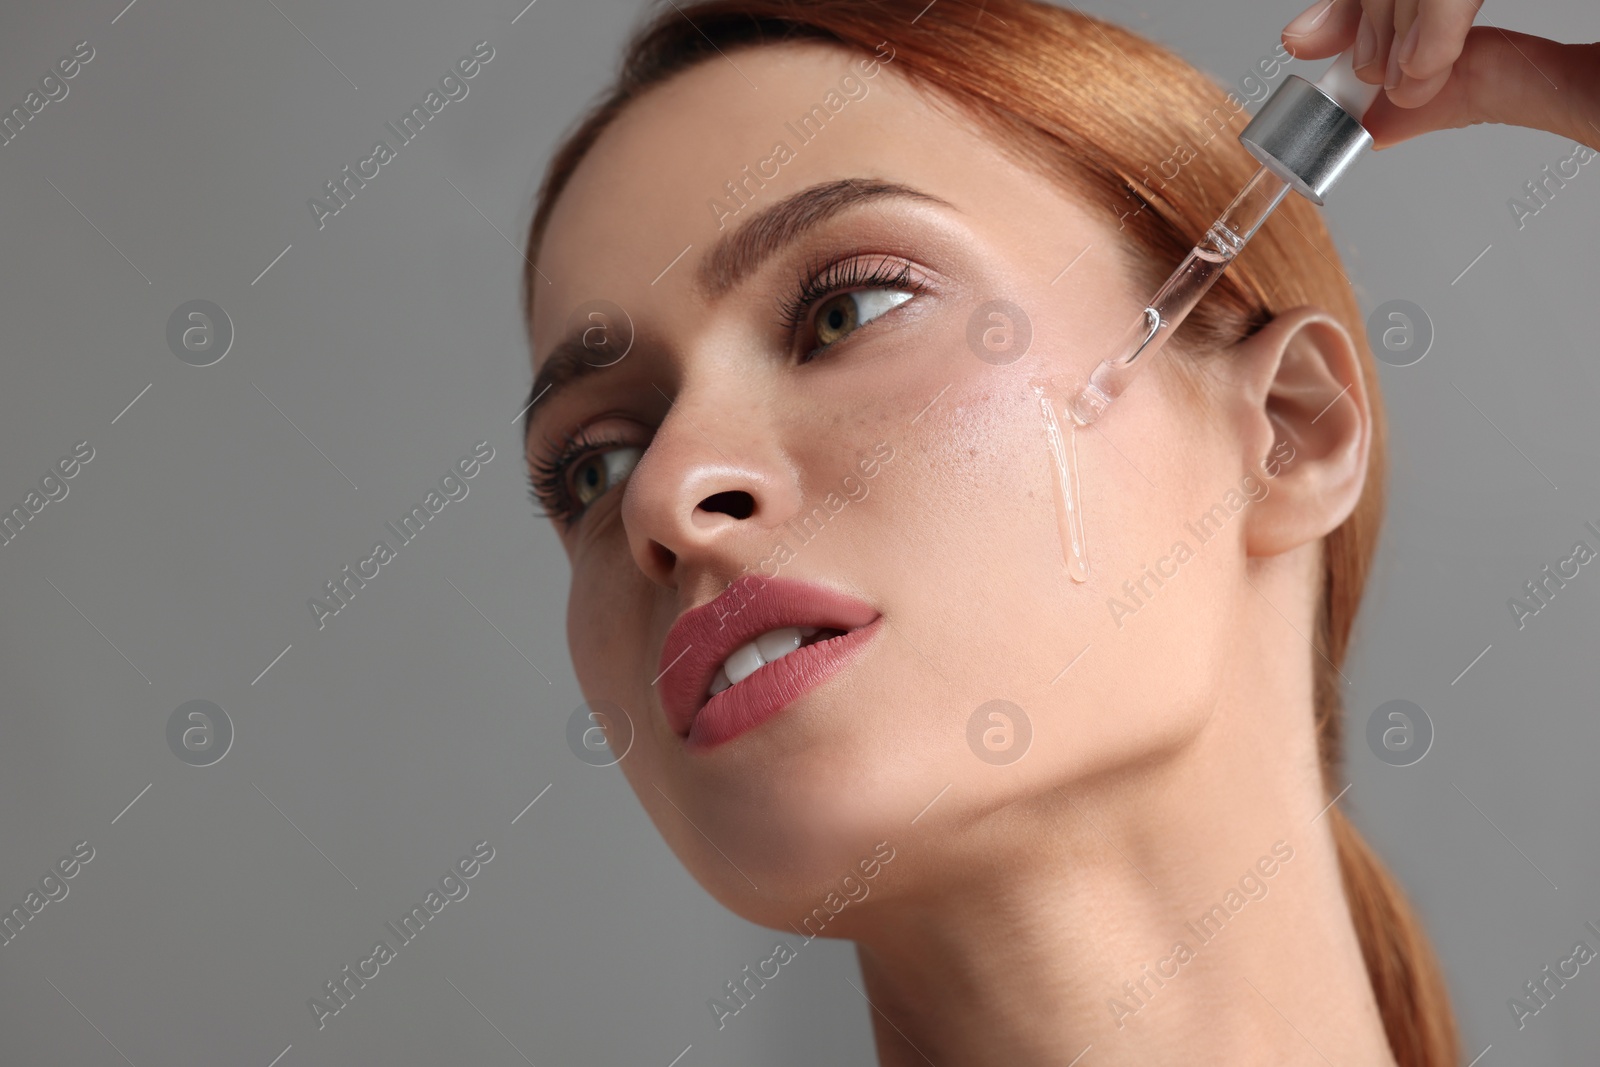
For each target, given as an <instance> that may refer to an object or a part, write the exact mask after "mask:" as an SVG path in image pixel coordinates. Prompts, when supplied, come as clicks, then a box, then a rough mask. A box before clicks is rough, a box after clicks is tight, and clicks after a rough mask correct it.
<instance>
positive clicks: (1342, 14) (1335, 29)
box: [1283, 0, 1361, 59]
mask: <svg viewBox="0 0 1600 1067" xmlns="http://www.w3.org/2000/svg"><path fill="white" fill-rule="evenodd" d="M1360 18H1361V0H1316V2H1315V3H1313V4H1312V5H1311V6H1310V7H1308V8H1306V9H1305V10H1304V11H1302V12H1301V13H1300V14H1298V15H1296V16H1295V17H1294V18H1292V19H1290V20H1289V24H1288V25H1287V26H1285V27H1284V28H1283V45H1284V47H1285V48H1286V49H1288V51H1289V54H1290V55H1292V56H1294V57H1295V58H1296V59H1322V58H1324V57H1326V56H1332V55H1337V54H1338V53H1340V52H1343V51H1344V50H1345V49H1346V48H1348V47H1349V46H1350V42H1351V41H1352V40H1354V34H1355V28H1356V22H1357V21H1359V19H1360Z"/></svg>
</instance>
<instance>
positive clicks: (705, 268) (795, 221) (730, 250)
mask: <svg viewBox="0 0 1600 1067" xmlns="http://www.w3.org/2000/svg"><path fill="white" fill-rule="evenodd" d="M895 199H899V200H914V201H920V202H922V203H927V204H936V205H938V206H940V207H945V208H950V209H951V210H959V209H957V208H956V207H955V205H953V204H951V203H950V202H949V201H947V200H945V199H943V198H941V197H937V196H934V195H933V194H932V193H925V192H923V191H922V190H920V189H915V188H913V187H911V186H909V185H905V184H902V183H900V182H890V181H880V180H877V179H868V178H837V179H834V180H832V181H825V182H818V183H817V184H815V185H811V186H808V187H806V188H804V189H801V190H800V191H799V192H796V193H793V194H791V195H790V196H787V197H785V198H784V199H782V200H779V201H778V202H777V203H775V204H771V205H769V206H767V207H765V208H762V209H761V210H760V211H758V212H756V214H754V215H753V216H751V218H750V221H748V222H746V223H745V224H744V225H742V226H740V227H738V228H737V229H735V230H734V231H733V232H732V233H727V234H724V235H723V236H721V237H719V238H718V239H717V240H716V242H715V243H714V244H713V245H712V246H711V250H710V251H709V252H707V253H706V254H705V256H704V258H703V259H702V260H701V264H700V269H699V270H698V271H697V272H696V273H695V279H694V282H693V286H694V288H695V289H696V290H697V291H698V292H699V293H700V295H702V296H703V297H704V298H706V299H707V300H709V301H714V300H717V299H718V298H720V297H722V296H724V295H726V294H727V293H728V292H729V291H730V290H732V289H734V288H736V287H737V286H738V285H739V284H740V283H741V282H743V281H744V280H745V279H747V278H748V277H749V276H750V275H751V274H753V273H754V272H755V271H756V270H757V269H758V268H759V267H760V266H761V264H762V263H764V262H766V261H767V260H768V259H770V258H771V257H772V256H773V255H774V254H775V253H776V252H778V251H779V250H780V249H781V248H783V247H784V246H785V245H788V244H790V243H792V242H793V241H795V240H797V239H799V238H800V237H801V236H802V235H803V234H805V233H807V232H808V231H810V230H813V229H815V228H817V227H818V226H821V225H822V224H823V223H824V222H827V221H828V220H829V219H831V218H833V217H834V216H835V215H838V214H839V213H841V212H843V211H847V210H849V209H850V208H854V207H858V206H860V205H862V204H869V203H873V202H876V201H880V200H895ZM652 284H654V283H652ZM590 354H591V350H590V349H588V348H586V347H585V346H584V344H583V341H582V334H581V333H579V334H574V335H571V336H568V337H567V338H565V339H563V340H562V341H561V342H559V343H558V344H556V346H555V347H554V348H552V349H551V350H550V355H549V357H548V358H547V359H546V360H545V361H544V363H543V364H542V365H541V366H540V368H539V373H538V374H537V375H536V376H535V377H534V380H533V385H532V387H531V388H530V389H529V390H528V406H527V408H526V409H525V414H524V417H523V440H524V441H526V440H527V436H528V434H529V433H530V432H531V431H532V429H533V405H534V404H536V403H537V402H538V401H539V400H540V399H541V398H543V397H545V396H546V395H552V396H553V395H555V394H557V393H559V392H560V391H561V390H562V389H564V388H566V387H568V386H570V385H572V384H573V383H574V382H576V381H578V380H580V379H582V378H586V377H588V376H589V375H591V374H594V373H595V372H596V371H600V370H604V369H605V368H606V367H608V366H611V365H612V363H611V362H600V363H595V362H592V361H590V359H589V356H590Z"/></svg>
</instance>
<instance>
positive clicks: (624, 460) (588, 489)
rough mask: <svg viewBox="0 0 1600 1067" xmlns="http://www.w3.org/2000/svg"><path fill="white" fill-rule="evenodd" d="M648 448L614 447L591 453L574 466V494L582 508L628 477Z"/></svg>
mask: <svg viewBox="0 0 1600 1067" xmlns="http://www.w3.org/2000/svg"><path fill="white" fill-rule="evenodd" d="M643 455H644V449H642V448H637V447H630V448H612V449H607V450H606V451H604V452H595V453H591V454H590V455H588V456H585V457H584V458H583V459H581V460H579V461H578V462H577V463H575V464H573V466H572V495H573V498H574V499H575V500H576V501H577V502H578V504H579V506H580V507H588V506H589V505H590V504H592V503H594V502H595V501H596V500H598V499H599V498H600V497H601V496H602V495H604V494H605V493H606V492H607V491H608V490H610V489H611V488H613V487H614V486H616V485H617V483H619V482H621V481H622V479H624V478H626V477H627V476H628V474H629V473H630V472H631V471H632V470H633V468H634V467H635V466H637V465H638V463H639V459H640V457H641V456H643Z"/></svg>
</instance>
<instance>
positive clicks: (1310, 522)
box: [1224, 307, 1372, 556]
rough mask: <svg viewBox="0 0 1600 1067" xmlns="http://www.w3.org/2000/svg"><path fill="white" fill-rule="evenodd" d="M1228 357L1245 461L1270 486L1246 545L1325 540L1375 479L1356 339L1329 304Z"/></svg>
mask: <svg viewBox="0 0 1600 1067" xmlns="http://www.w3.org/2000/svg"><path fill="white" fill-rule="evenodd" d="M1230 357H1231V358H1230ZM1224 358H1228V359H1229V363H1228V364H1227V365H1228V366H1230V367H1232V368H1234V370H1235V372H1236V374H1237V375H1238V378H1237V379H1236V380H1235V383H1234V384H1235V394H1234V395H1235V397H1236V406H1235V407H1234V410H1233V414H1234V415H1235V419H1234V425H1236V426H1237V427H1239V430H1240V434H1239V441H1240V445H1241V447H1242V448H1243V449H1244V455H1243V456H1242V457H1241V459H1242V461H1243V464H1244V466H1245V469H1246V470H1247V471H1248V472H1249V473H1251V474H1253V475H1255V476H1256V477H1257V478H1258V479H1260V480H1261V481H1262V482H1263V483H1265V485H1266V486H1267V493H1266V495H1265V496H1264V497H1263V498H1261V500H1260V501H1259V502H1257V503H1255V504H1253V505H1252V506H1251V508H1250V509H1249V515H1248V521H1247V526H1246V532H1245V551H1246V553H1247V554H1248V555H1251V556H1275V555H1278V554H1279V553H1282V552H1287V551H1289V550H1290V549H1292V548H1296V547H1298V546H1300V545H1302V544H1305V543H1307V542H1310V541H1316V540H1320V539H1321V538H1322V537H1324V536H1326V535H1327V534H1328V533H1329V532H1330V531H1332V530H1334V529H1335V528H1336V527H1338V525H1339V524H1340V523H1342V522H1344V520H1345V519H1346V517H1348V516H1349V514H1350V512H1351V511H1353V510H1354V509H1355V506H1356V502H1357V501H1358V500H1359V499H1360V498H1361V490H1362V487H1363V486H1365V484H1366V480H1367V454H1368V450H1369V448H1370V447H1371V443H1372V409H1371V403H1370V401H1371V398H1370V396H1369V395H1368V392H1367V381H1366V377H1365V375H1364V374H1363V373H1362V367H1361V356H1360V353H1359V352H1358V351H1357V349H1356V346H1355V343H1354V342H1353V341H1352V340H1351V338H1350V334H1349V333H1348V332H1347V331H1346V330H1345V328H1344V327H1343V326H1342V325H1341V324H1340V323H1339V320H1338V319H1336V318H1334V317H1333V315H1332V314H1330V313H1329V312H1327V311H1325V310H1323V309H1322V308H1318V307H1298V308H1293V309H1291V310H1289V311H1285V312H1283V313H1282V314H1281V315H1279V316H1277V317H1276V318H1275V319H1273V320H1272V321H1271V322H1269V323H1267V325H1265V326H1263V327H1262V328H1261V329H1260V330H1258V331H1256V333H1254V334H1252V335H1251V336H1250V337H1248V338H1246V339H1245V340H1243V341H1241V342H1239V343H1238V344H1237V345H1235V346H1234V351H1233V352H1231V353H1229V354H1228V356H1227V357H1224Z"/></svg>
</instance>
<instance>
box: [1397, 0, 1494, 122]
mask: <svg viewBox="0 0 1600 1067" xmlns="http://www.w3.org/2000/svg"><path fill="white" fill-rule="evenodd" d="M1442 2H1443V3H1445V4H1448V5H1450V6H1451V7H1452V8H1453V9H1454V10H1456V11H1457V12H1459V11H1461V10H1462V9H1465V10H1466V16H1467V21H1466V23H1465V24H1464V25H1462V26H1461V29H1460V34H1461V38H1462V39H1463V40H1464V39H1465V38H1466V32H1467V29H1468V28H1469V27H1470V26H1471V24H1472V23H1471V20H1472V16H1473V15H1475V14H1477V7H1476V3H1481V2H1482V0H1442ZM1440 3H1441V0H1395V10H1394V40H1393V41H1392V42H1390V47H1389V64H1388V66H1387V67H1386V68H1385V70H1384V77H1383V87H1384V89H1385V90H1387V91H1388V94H1389V99H1390V100H1392V101H1394V103H1395V104H1397V105H1399V106H1400V107H1421V106H1422V105H1423V104H1426V103H1427V102H1428V101H1429V100H1432V99H1433V97H1434V95H1435V94H1436V93H1438V91H1439V90H1440V89H1441V88H1443V87H1444V83H1445V81H1446V80H1447V79H1448V78H1449V77H1450V64H1449V63H1446V64H1444V65H1443V66H1442V67H1440V68H1439V69H1436V70H1432V71H1430V72H1429V73H1427V74H1414V73H1412V72H1411V70H1409V69H1408V68H1407V67H1406V66H1405V64H1406V62H1407V60H1408V59H1410V58H1411V57H1412V55H1413V54H1414V53H1415V51H1416V49H1417V47H1418V45H1419V42H1420V40H1421V36H1422V33H1423V32H1424V30H1425V27H1424V26H1423V22H1422V17H1421V16H1422V5H1423V4H1427V5H1430V6H1432V7H1434V8H1437V7H1438V5H1439V4H1440ZM1459 53H1460V42H1459V41H1458V42H1456V54H1459ZM1454 59H1455V56H1454V55H1452V56H1451V61H1452V62H1453V61H1454Z"/></svg>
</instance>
